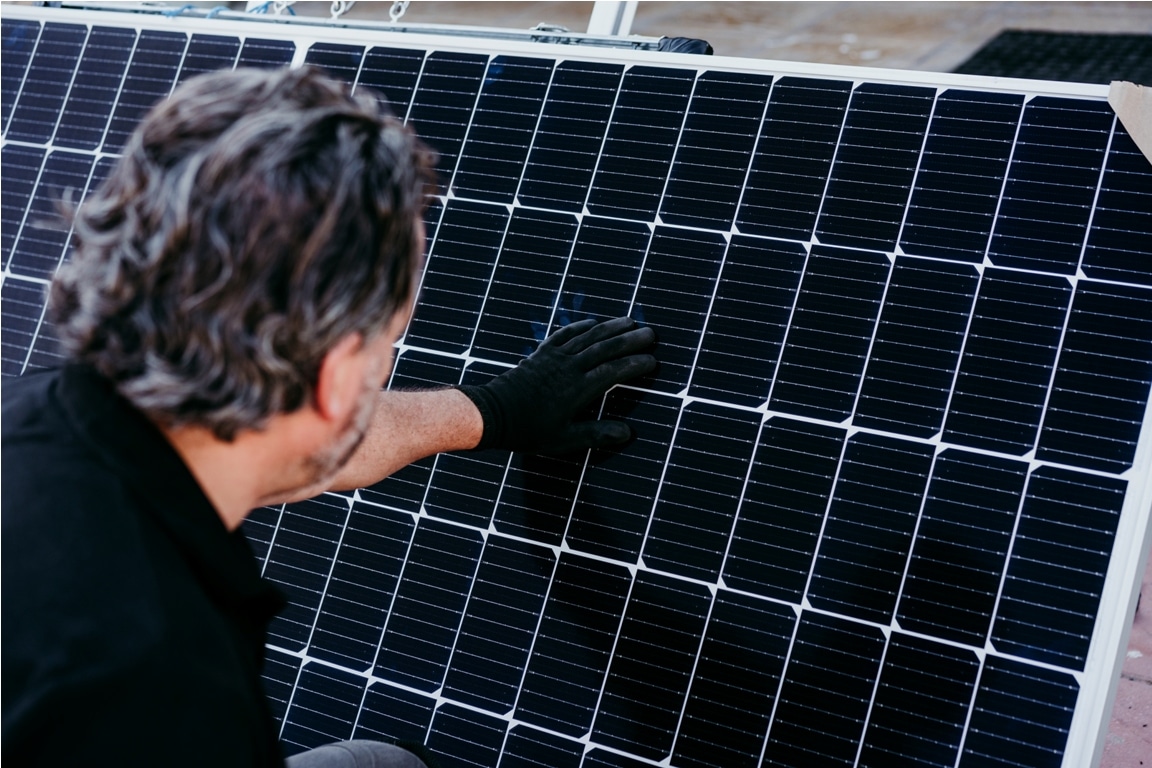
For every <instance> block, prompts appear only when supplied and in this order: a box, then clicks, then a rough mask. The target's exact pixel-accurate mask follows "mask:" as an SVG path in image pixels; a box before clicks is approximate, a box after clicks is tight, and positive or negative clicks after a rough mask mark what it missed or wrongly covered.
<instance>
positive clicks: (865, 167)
mask: <svg viewBox="0 0 1152 768" xmlns="http://www.w3.org/2000/svg"><path fill="white" fill-rule="evenodd" d="M935 95H936V92H935V91H934V90H933V89H931V88H914V87H911V86H904V85H876V84H870V83H865V84H864V85H861V86H858V87H857V88H856V89H855V91H854V92H853V93H852V101H851V102H850V103H849V105H848V115H847V117H845V118H844V130H843V132H842V133H841V134H840V144H839V146H838V147H837V149H836V161H835V162H834V163H833V164H832V174H831V176H830V178H829V179H828V188H827V191H826V192H825V194H824V204H823V206H822V207H821V209H820V219H819V221H818V222H817V223H816V235H817V237H819V238H820V242H822V243H825V244H831V245H848V246H854V247H856V248H875V249H878V250H883V251H891V250H893V249H894V248H895V247H896V237H897V235H899V233H900V222H901V221H902V220H903V218H904V207H905V205H907V203H908V193H909V191H910V190H911V188H912V180H913V177H914V176H915V174H916V165H917V163H918V161H919V159H920V150H921V147H922V146H923V144H924V132H925V130H926V129H927V127H928V116H929V115H930V114H931V113H932V105H933V101H934V98H935Z"/></svg>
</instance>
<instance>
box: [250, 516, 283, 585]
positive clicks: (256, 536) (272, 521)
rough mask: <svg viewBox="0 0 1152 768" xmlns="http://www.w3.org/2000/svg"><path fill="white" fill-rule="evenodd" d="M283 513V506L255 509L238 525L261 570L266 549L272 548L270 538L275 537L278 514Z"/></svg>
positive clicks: (265, 556)
mask: <svg viewBox="0 0 1152 768" xmlns="http://www.w3.org/2000/svg"><path fill="white" fill-rule="evenodd" d="M283 511H284V505H283V504H277V505H276V506H274V507H256V509H254V510H252V511H251V512H249V513H248V517H246V518H244V522H243V523H241V524H240V530H242V531H243V532H244V538H245V539H247V540H248V545H249V546H250V547H252V553H253V554H254V555H256V560H257V561H258V562H259V563H260V569H261V570H263V569H264V561H265V560H267V559H268V548H269V547H270V546H272V537H273V536H275V535H276V528H277V527H278V526H279V525H280V513H281V512H283Z"/></svg>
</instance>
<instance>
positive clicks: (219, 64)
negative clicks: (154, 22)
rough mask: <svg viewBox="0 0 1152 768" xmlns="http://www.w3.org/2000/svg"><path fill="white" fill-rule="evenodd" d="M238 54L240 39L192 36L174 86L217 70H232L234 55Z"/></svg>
mask: <svg viewBox="0 0 1152 768" xmlns="http://www.w3.org/2000/svg"><path fill="white" fill-rule="evenodd" d="M238 53H240V39H239V38H236V37H224V36H222V35H192V39H191V40H190V41H189V42H188V51H187V52H186V53H185V54H184V61H183V62H181V64H180V76H179V77H177V78H176V84H177V85H179V84H180V83H182V82H184V81H185V80H187V79H188V78H190V77H195V76H196V75H201V74H203V73H205V72H214V71H216V70H217V69H232V65H233V64H234V63H235V61H236V55H237V54H238Z"/></svg>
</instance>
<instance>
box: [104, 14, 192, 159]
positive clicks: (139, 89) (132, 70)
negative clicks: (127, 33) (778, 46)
mask: <svg viewBox="0 0 1152 768" xmlns="http://www.w3.org/2000/svg"><path fill="white" fill-rule="evenodd" d="M187 44H188V37H187V36H186V35H185V34H183V33H182V32H157V31H155V30H151V29H146V30H144V31H143V32H141V33H140V37H139V39H137V41H136V49H135V50H134V51H133V52H132V61H130V62H129V63H128V72H127V73H126V74H125V75H124V84H123V86H122V87H121V89H120V98H118V99H117V100H116V108H115V109H114V110H113V111H112V120H111V121H110V122H109V123H108V131H107V133H105V134H104V151H105V152H119V151H121V149H123V147H124V142H125V141H126V140H127V139H128V135H129V134H130V133H132V130H133V129H134V128H135V127H136V124H137V123H139V122H140V120H141V118H143V117H144V115H145V113H147V111H148V110H149V109H151V108H152V105H154V104H156V103H157V102H159V101H160V100H161V99H163V98H165V97H166V96H168V93H169V92H170V91H171V90H172V83H173V81H174V80H175V79H176V71H177V70H178V69H179V68H180V59H181V58H182V57H183V56H184V48H185V47H186V46H187Z"/></svg>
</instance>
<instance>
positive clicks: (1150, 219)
mask: <svg viewBox="0 0 1152 768" xmlns="http://www.w3.org/2000/svg"><path fill="white" fill-rule="evenodd" d="M1149 200H1152V164H1150V163H1149V161H1148V158H1147V157H1145V156H1144V153H1143V152H1141V151H1140V148H1139V147H1137V146H1136V143H1135V142H1134V141H1132V137H1131V136H1129V135H1128V131H1126V130H1125V129H1124V126H1123V124H1121V123H1120V121H1116V129H1115V131H1114V132H1113V134H1112V146H1111V147H1110V148H1109V150H1108V162H1107V164H1106V165H1105V167H1104V177H1103V178H1102V179H1101V181H1100V192H1099V195H1098V196H1097V198H1096V208H1095V211H1094V213H1093V215H1092V228H1091V230H1090V231H1089V233H1088V245H1087V247H1086V248H1085V249H1084V262H1083V269H1084V273H1085V274H1086V275H1088V276H1089V277H1096V278H1100V279H1102V280H1120V281H1123V282H1128V283H1140V284H1142V285H1152V238H1150V237H1147V233H1149V232H1152V204H1150V203H1149Z"/></svg>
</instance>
